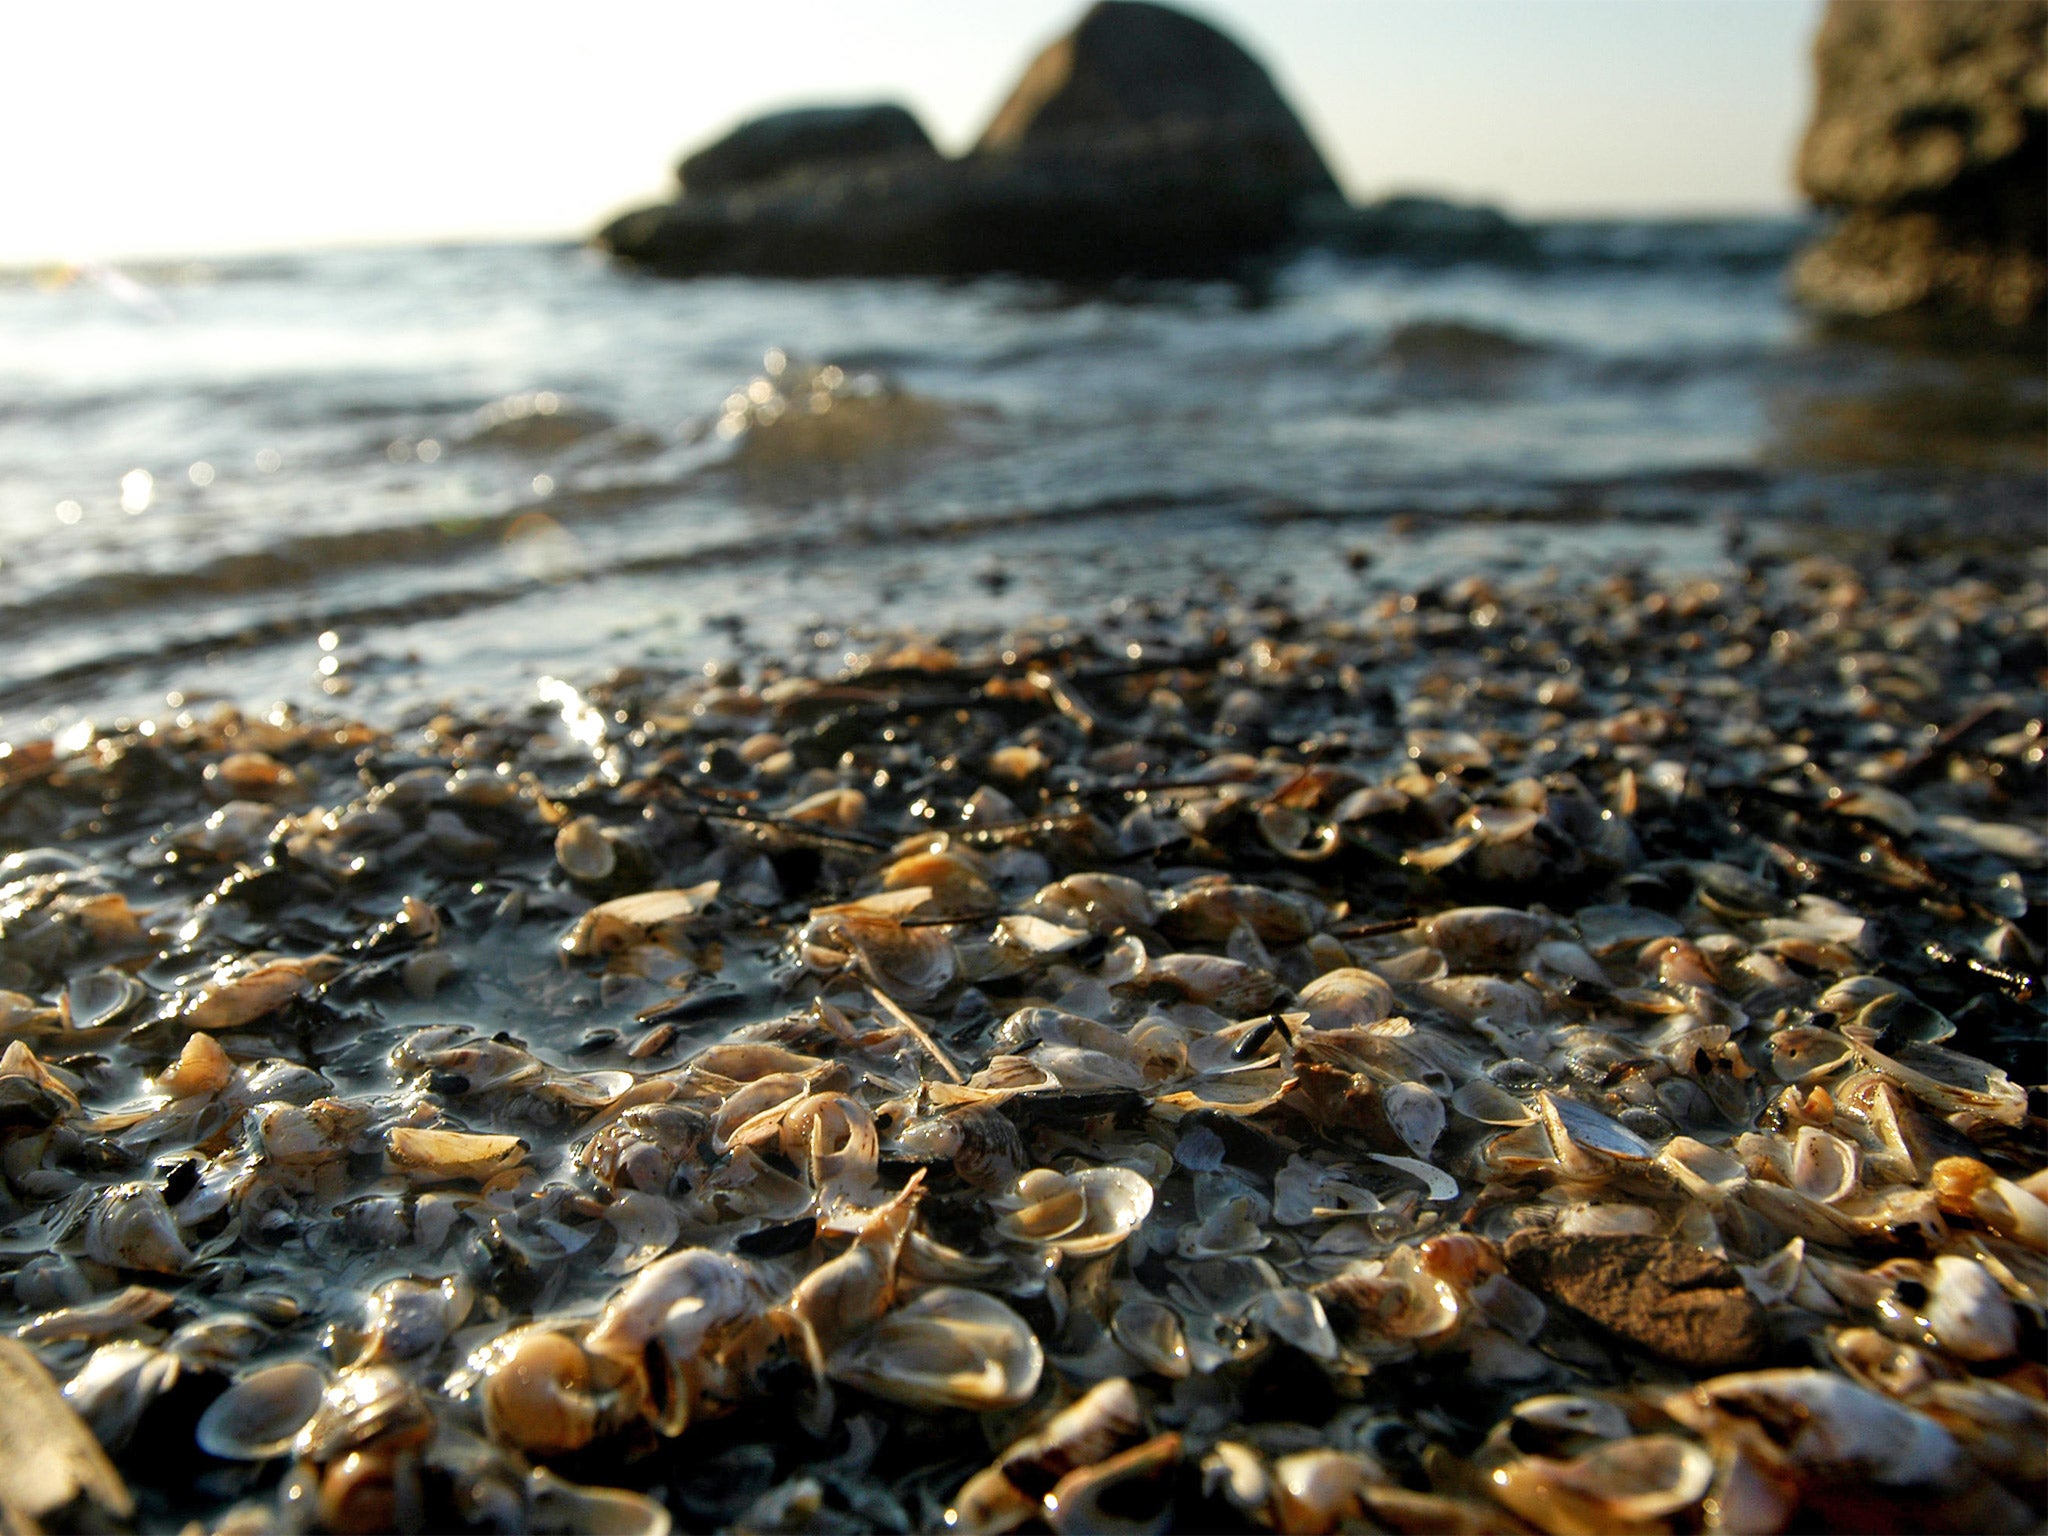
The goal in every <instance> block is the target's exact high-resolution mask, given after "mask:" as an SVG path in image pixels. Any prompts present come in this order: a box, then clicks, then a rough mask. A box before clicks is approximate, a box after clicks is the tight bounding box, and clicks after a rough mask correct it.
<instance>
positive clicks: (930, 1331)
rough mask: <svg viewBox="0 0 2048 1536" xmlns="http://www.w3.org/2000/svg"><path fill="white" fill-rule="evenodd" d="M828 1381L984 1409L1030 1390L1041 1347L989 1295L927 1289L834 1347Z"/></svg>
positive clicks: (903, 1398) (908, 1399)
mask: <svg viewBox="0 0 2048 1536" xmlns="http://www.w3.org/2000/svg"><path fill="white" fill-rule="evenodd" d="M826 1368H827V1370H828V1371H829V1372H830V1374H831V1375H832V1377H833V1379H834V1380H837V1381H842V1382H845V1383H846V1384H847V1385H849V1386H855V1387H859V1388H861V1389H862V1390H863V1391H866V1392H872V1393H873V1394H874V1395H875V1396H877V1397H884V1398H887V1399H889V1400H890V1401H891V1402H897V1403H907V1404H909V1405H911V1406H913V1407H919V1408H962V1409H967V1410H970V1411H973V1412H977V1413H981V1412H988V1411H991V1410H993V1409H998V1408H1013V1407H1015V1406H1016V1405H1017V1404H1019V1403H1021V1402H1023V1401H1025V1399H1027V1398H1029V1397H1030V1396H1031V1394H1032V1393H1033V1392H1036V1391H1037V1390H1038V1377H1039V1373H1040V1372H1041V1371H1042V1370H1043V1369H1044V1368H1045V1352H1044V1350H1043V1349H1041V1348H1040V1346H1039V1343H1038V1339H1037V1337H1036V1336H1035V1335H1034V1334H1033V1333H1032V1332H1031V1329H1030V1326H1029V1325H1028V1324H1026V1323H1025V1321H1024V1319H1023V1318H1021V1317H1019V1316H1018V1315H1017V1314H1016V1313H1015V1312H1013V1311H1011V1310H1010V1309H1009V1308H1008V1307H1007V1306H1005V1305H1004V1304H1003V1303H1002V1302H1000V1301H998V1300H996V1298H995V1297H993V1296H989V1295H985V1294H983V1293H982V1292H980V1291H968V1290H960V1289H958V1288H956V1287H953V1286H943V1285H942V1286H934V1287H933V1288H932V1289H930V1290H928V1291H925V1292H923V1293H922V1294H920V1295H919V1296H918V1297H917V1298H916V1299H915V1300H914V1301H912V1302H910V1303H909V1304H907V1305H906V1306H903V1307H900V1308H898V1309H897V1310H896V1311H894V1312H891V1313H889V1314H888V1315H887V1316H885V1317H883V1318H882V1320H881V1321H880V1322H878V1323H876V1324H875V1325H874V1326H873V1327H871V1328H869V1329H868V1330H867V1331H866V1332H864V1333H862V1334H860V1335H859V1336H858V1337H856V1338H855V1339H853V1340H852V1341H851V1342H849V1343H848V1344H846V1345H845V1346H844V1347H842V1348H841V1349H839V1350H838V1351H836V1352H835V1353H834V1354H833V1355H832V1357H831V1359H830V1361H829V1362H828V1364H827V1367H826Z"/></svg>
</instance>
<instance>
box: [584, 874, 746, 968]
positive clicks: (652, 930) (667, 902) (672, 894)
mask: <svg viewBox="0 0 2048 1536" xmlns="http://www.w3.org/2000/svg"><path fill="white" fill-rule="evenodd" d="M717 895H718V882H717V881H716V880H707V881H705V882H704V883H703V884H701V885H693V886H690V887H688V888H687V889H683V890H660V891H641V892H640V893H639V894H637V895H633V896H620V897H616V898H614V899H613V900H611V901H607V902H603V903H601V904H599V905H598V906H595V907H592V908H591V909H590V910H589V911H588V912H586V913H584V914H583V915H582V916H581V917H579V918H578V919H577V920H576V922H575V924H574V925H573V926H572V927H571V928H570V929H569V931H568V933H567V934H565V935H564V936H563V938H562V952H563V953H564V954H566V955H570V956H573V957H575V958H577V959H586V958H600V959H601V958H603V957H605V956H607V955H613V954H616V953H618V952H619V951H620V950H622V949H627V948H630V947H632V946H634V945H638V944H662V945H668V946H674V945H676V944H679V943H681V942H682V940H683V938H684V936H685V935H686V934H687V933H688V931H689V929H690V927H691V926H692V925H693V924H694V923H695V921H696V920H697V919H698V918H700V917H701V916H703V914H704V911H705V909H706V908H707V907H709V906H710V905H711V903H712V901H713V900H714V899H715V898H716V897H717Z"/></svg>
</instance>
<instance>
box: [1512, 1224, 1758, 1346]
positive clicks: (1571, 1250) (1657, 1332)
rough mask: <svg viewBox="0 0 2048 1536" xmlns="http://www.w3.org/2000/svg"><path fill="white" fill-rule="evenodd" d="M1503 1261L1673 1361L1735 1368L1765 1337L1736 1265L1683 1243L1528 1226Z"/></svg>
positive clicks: (1535, 1285) (1533, 1285)
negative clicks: (1574, 1233)
mask: <svg viewBox="0 0 2048 1536" xmlns="http://www.w3.org/2000/svg"><path fill="white" fill-rule="evenodd" d="M1507 1260H1508V1269H1509V1271H1510V1272H1511V1273H1512V1274H1513V1275H1514V1277H1515V1278H1516V1279H1517V1280H1519V1281H1520V1282H1521V1283H1522V1284H1524V1285H1526V1286H1528V1287H1529V1288H1530V1289H1531V1290H1534V1291H1540V1292H1541V1293H1542V1294H1544V1295H1545V1296H1548V1297H1550V1298H1551V1299H1552V1300H1553V1301H1556V1302H1559V1303H1560V1304H1562V1305H1564V1306H1566V1307H1569V1308H1571V1309H1572V1310H1573V1311H1575V1312H1577V1313H1579V1314H1580V1315H1582V1316H1584V1317H1586V1318H1589V1319H1591V1320H1592V1321H1593V1322H1595V1323H1598V1324H1599V1325H1600V1326H1601V1327H1603V1328H1605V1329H1607V1330H1608V1331H1609V1332H1610V1333H1615V1334H1619V1335H1620V1336H1621V1337H1622V1338H1624V1339H1626V1340H1627V1341H1628V1342H1629V1343H1631V1344H1634V1345H1636V1346H1637V1347H1638V1348H1641V1349H1645V1350H1648V1351H1649V1352H1650V1353H1651V1354H1653V1355H1656V1356H1658V1357H1660V1358H1662V1359H1665V1360H1669V1361H1672V1362H1673V1363H1674V1364H1677V1365H1683V1366H1686V1367H1689V1368H1690V1369H1693V1370H1698V1371H1729V1370H1734V1369H1737V1368H1738V1367H1741V1366H1745V1365H1751V1364H1754V1363H1755V1362H1756V1361H1757V1360H1759V1359H1761V1358H1762V1356H1763V1353H1764V1349H1765V1346H1766V1345H1767V1344H1768V1342H1769V1333H1768V1330H1767V1329H1766V1327H1765V1324H1764V1314H1763V1309H1762V1308H1761V1307H1760V1306H1758V1305H1757V1303H1756V1300H1755V1298H1753V1297H1752V1296H1751V1295H1750V1294H1749V1292H1748V1291H1747V1290H1746V1289H1745V1288H1744V1286H1743V1284H1742V1277H1741V1276H1740V1275H1738V1274H1737V1273H1736V1272H1735V1268H1734V1266H1733V1265H1731V1264H1730V1263H1729V1262H1728V1261H1727V1260H1726V1259H1722V1258H1716V1257H1714V1256H1713V1255H1712V1254H1709V1253H1705V1252H1702V1251H1701V1250H1700V1249H1698V1248H1695V1247H1692V1246H1691V1245H1689V1244H1686V1243H1682V1242H1678V1241H1674V1240H1672V1239H1669V1238H1663V1237H1644V1236H1624V1237H1596V1236H1570V1235H1566V1236H1560V1235H1558V1234H1556V1233H1553V1232H1548V1231H1527V1232H1518V1233H1516V1234H1515V1235H1514V1236H1513V1237H1512V1238H1510V1239H1509V1240H1508V1247H1507Z"/></svg>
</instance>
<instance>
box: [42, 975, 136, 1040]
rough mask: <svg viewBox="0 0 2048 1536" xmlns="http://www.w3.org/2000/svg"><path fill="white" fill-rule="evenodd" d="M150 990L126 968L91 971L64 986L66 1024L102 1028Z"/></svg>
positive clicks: (86, 1027)
mask: <svg viewBox="0 0 2048 1536" xmlns="http://www.w3.org/2000/svg"><path fill="white" fill-rule="evenodd" d="M148 990H149V989H148V988H147V987H145V986H143V984H142V983H141V982H139V981H137V980H136V979H135V978H134V977H133V976H130V975H129V974H128V973H127V972H125V971H116V970H110V969H101V970H97V971H87V972H86V973H85V974H84V975H83V976H77V977H74V978H73V979H72V981H71V983H70V984H69V985H68V986H66V987H65V988H64V995H63V998H62V999H61V1000H60V1006H61V1007H62V1009H63V1013H64V1024H65V1027H66V1028H68V1029H98V1028H99V1027H100V1026H102V1025H104V1024H112V1023H114V1022H115V1021H116V1020H118V1019H119V1018H120V1017H121V1016H122V1015H123V1014H125V1013H127V1012H128V1011H129V1010H130V1009H132V1008H133V1007H134V1006H135V1005H136V1004H137V1003H139V1002H141V1001H142V999H143V998H144V997H145V996H146V995H147V994H148Z"/></svg>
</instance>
